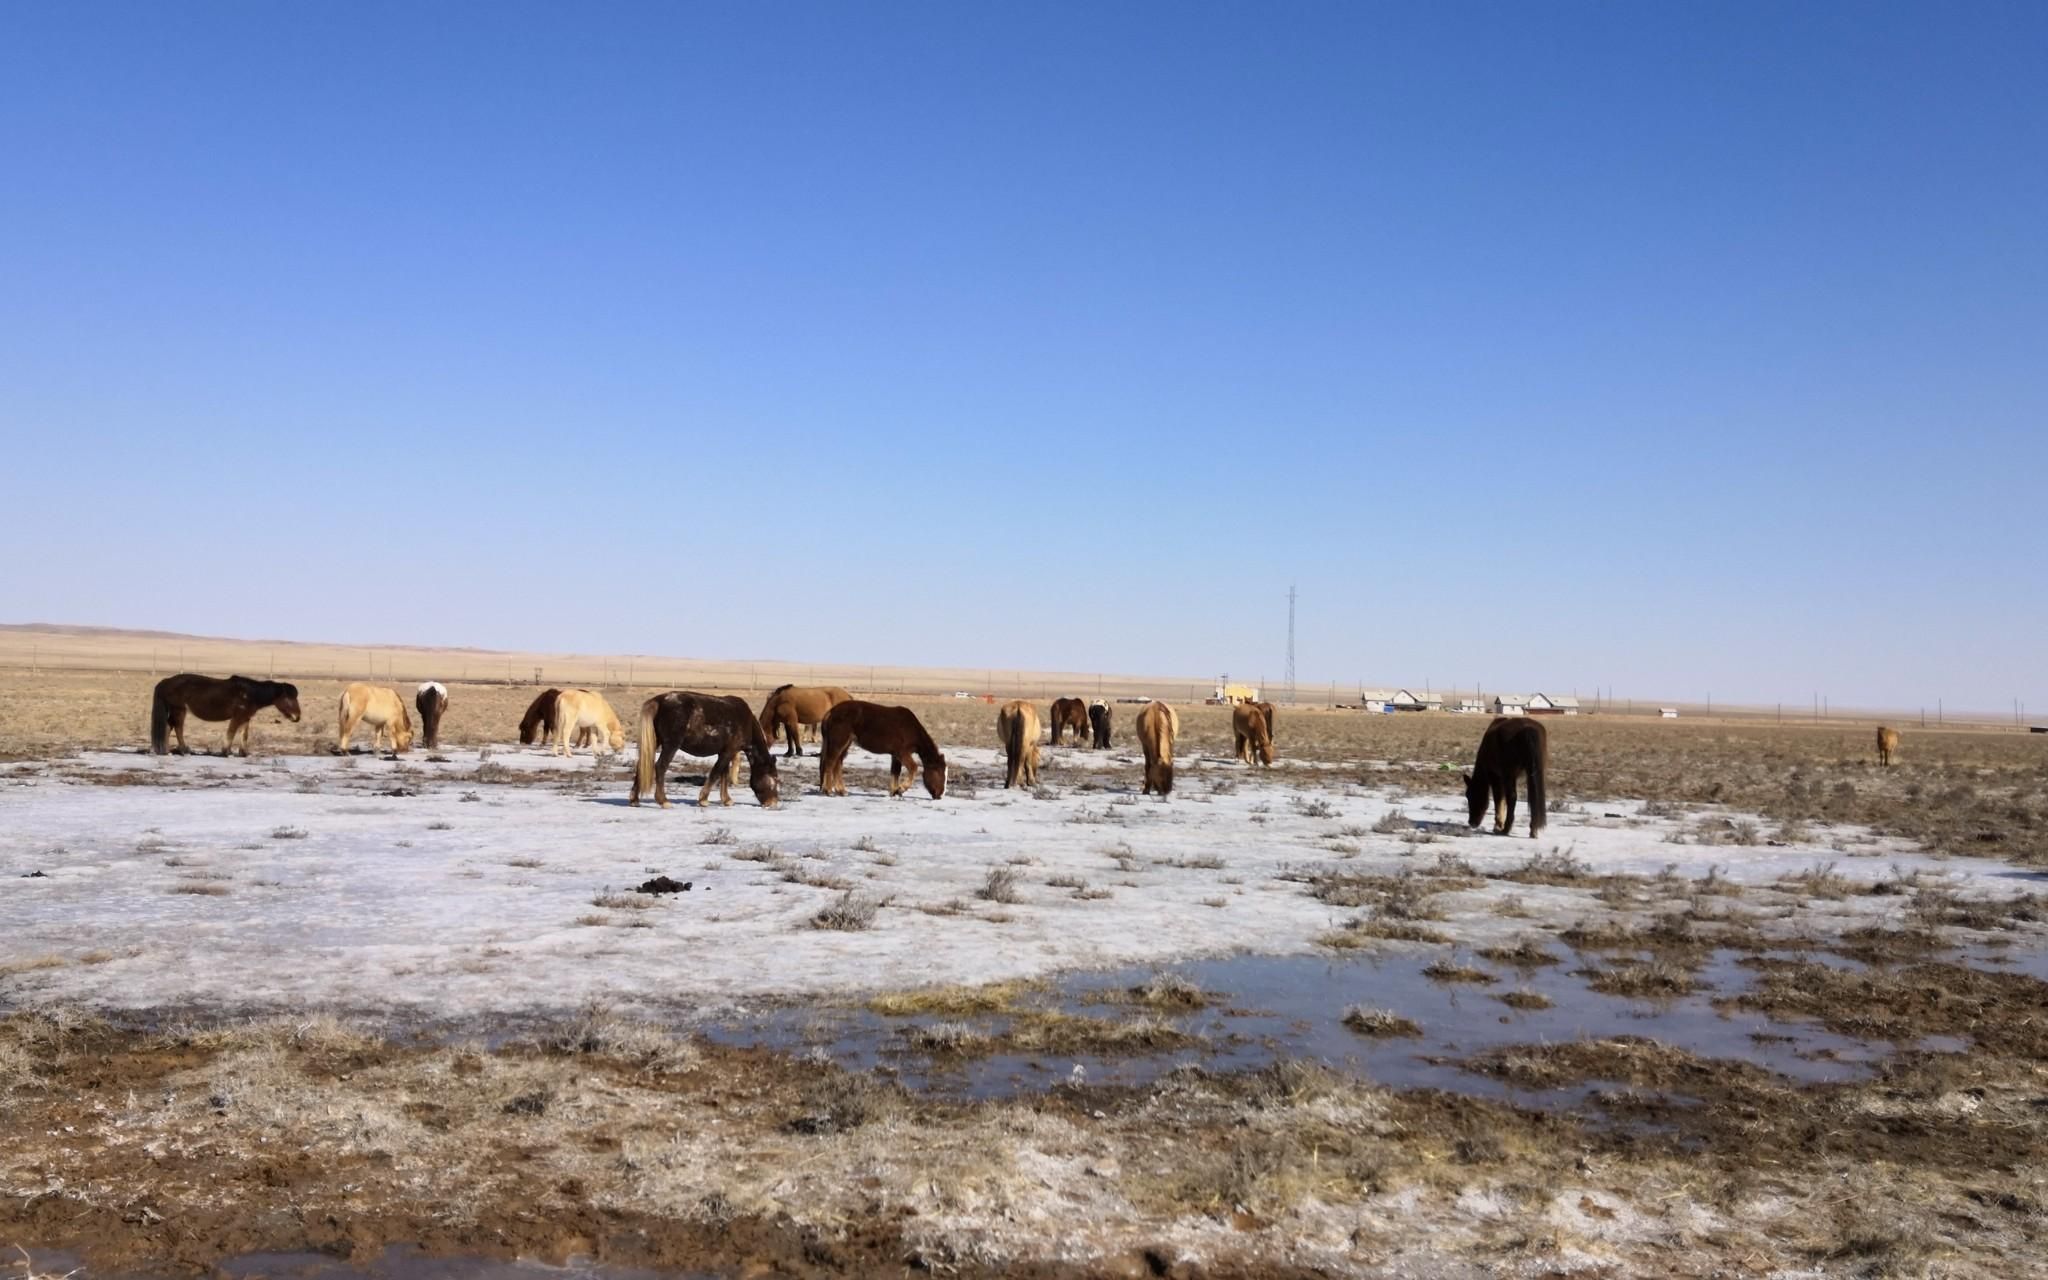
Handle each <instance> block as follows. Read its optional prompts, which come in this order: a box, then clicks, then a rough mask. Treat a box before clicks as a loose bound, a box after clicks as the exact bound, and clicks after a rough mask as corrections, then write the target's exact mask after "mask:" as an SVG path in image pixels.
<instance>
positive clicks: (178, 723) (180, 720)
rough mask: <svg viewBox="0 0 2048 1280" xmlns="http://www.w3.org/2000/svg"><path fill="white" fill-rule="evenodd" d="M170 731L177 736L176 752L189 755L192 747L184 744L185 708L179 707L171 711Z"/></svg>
mask: <svg viewBox="0 0 2048 1280" xmlns="http://www.w3.org/2000/svg"><path fill="white" fill-rule="evenodd" d="M171 732H172V733H174V734H176V735H177V737H178V754H179V755H181V756H189V755H191V754H192V749H191V748H190V747H188V746H186V745H185V708H183V707H179V708H178V709H177V710H176V711H173V712H171Z"/></svg>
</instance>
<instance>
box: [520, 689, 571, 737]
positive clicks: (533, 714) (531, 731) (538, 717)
mask: <svg viewBox="0 0 2048 1280" xmlns="http://www.w3.org/2000/svg"><path fill="white" fill-rule="evenodd" d="M561 696H562V691H561V690H560V689H548V690H544V691H543V692H542V693H541V695H540V696H539V697H537V698H535V699H534V700H533V703H532V705H531V706H529V707H527V708H526V715H525V716H524V717H522V718H521V719H520V721H519V745H520V746H522V747H530V746H532V745H534V744H535V743H539V744H540V745H541V746H543V747H544V746H546V745H548V743H550V742H552V741H553V740H554V737H555V699H556V698H559V697H561Z"/></svg>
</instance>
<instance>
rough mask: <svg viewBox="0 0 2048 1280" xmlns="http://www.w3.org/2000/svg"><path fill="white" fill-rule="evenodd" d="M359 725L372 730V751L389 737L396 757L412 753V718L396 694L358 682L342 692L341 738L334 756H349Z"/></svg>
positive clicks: (335, 748) (383, 688)
mask: <svg viewBox="0 0 2048 1280" xmlns="http://www.w3.org/2000/svg"><path fill="white" fill-rule="evenodd" d="M358 724H367V725H369V726H370V750H371V751H375V750H376V749H377V744H378V743H379V742H381V741H383V740H384V739H385V738H386V737H387V736H388V737H389V738H390V739H391V753H392V754H393V755H397V754H398V753H399V752H402V751H410V750H412V716H411V714H410V713H408V712H407V711H406V709H405V703H404V702H402V701H400V700H399V697H398V694H397V693H396V692H395V691H394V690H391V689H387V688H385V687H384V686H382V685H376V684H364V683H363V682H362V681H360V680H358V681H356V682H355V683H354V684H352V685H350V686H349V687H348V688H346V689H343V690H342V691H341V736H340V738H339V739H338V740H337V741H336V742H335V744H334V754H336V755H338V756H345V755H347V754H348V751H349V748H348V740H349V739H350V738H351V737H353V736H354V735H355V731H356V726H357V725H358Z"/></svg>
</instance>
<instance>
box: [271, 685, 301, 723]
mask: <svg viewBox="0 0 2048 1280" xmlns="http://www.w3.org/2000/svg"><path fill="white" fill-rule="evenodd" d="M270 687H271V690H272V693H271V698H270V705H271V706H273V707H276V708H277V714H279V715H281V716H283V717H284V718H285V719H287V720H289V721H291V722H292V723H294V724H297V723H298V720H299V686H297V685H295V684H273V685H271V686H270Z"/></svg>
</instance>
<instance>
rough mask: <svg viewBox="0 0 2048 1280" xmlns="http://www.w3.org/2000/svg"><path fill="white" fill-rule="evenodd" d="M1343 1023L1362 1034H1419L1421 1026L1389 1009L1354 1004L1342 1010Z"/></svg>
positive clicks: (1380, 1035) (1377, 1035)
mask: <svg viewBox="0 0 2048 1280" xmlns="http://www.w3.org/2000/svg"><path fill="white" fill-rule="evenodd" d="M1343 1021H1344V1025H1345V1026H1346V1027H1347V1028H1349V1029H1350V1030H1352V1031H1356V1032H1357V1033H1358V1034H1359V1035H1362V1036H1374V1037H1389V1036H1419V1035H1421V1034H1422V1028H1421V1027H1420V1026H1419V1025H1417V1023H1416V1022H1415V1020H1414V1019H1412V1018H1404V1017H1402V1016H1401V1015H1400V1014H1398V1013H1395V1012H1393V1011H1392V1010H1390V1009H1369V1008H1367V1007H1366V1006H1364V1005H1362V1004H1354V1005H1352V1006H1351V1007H1350V1008H1348V1009H1346V1010H1345V1011H1344V1019H1343Z"/></svg>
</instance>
